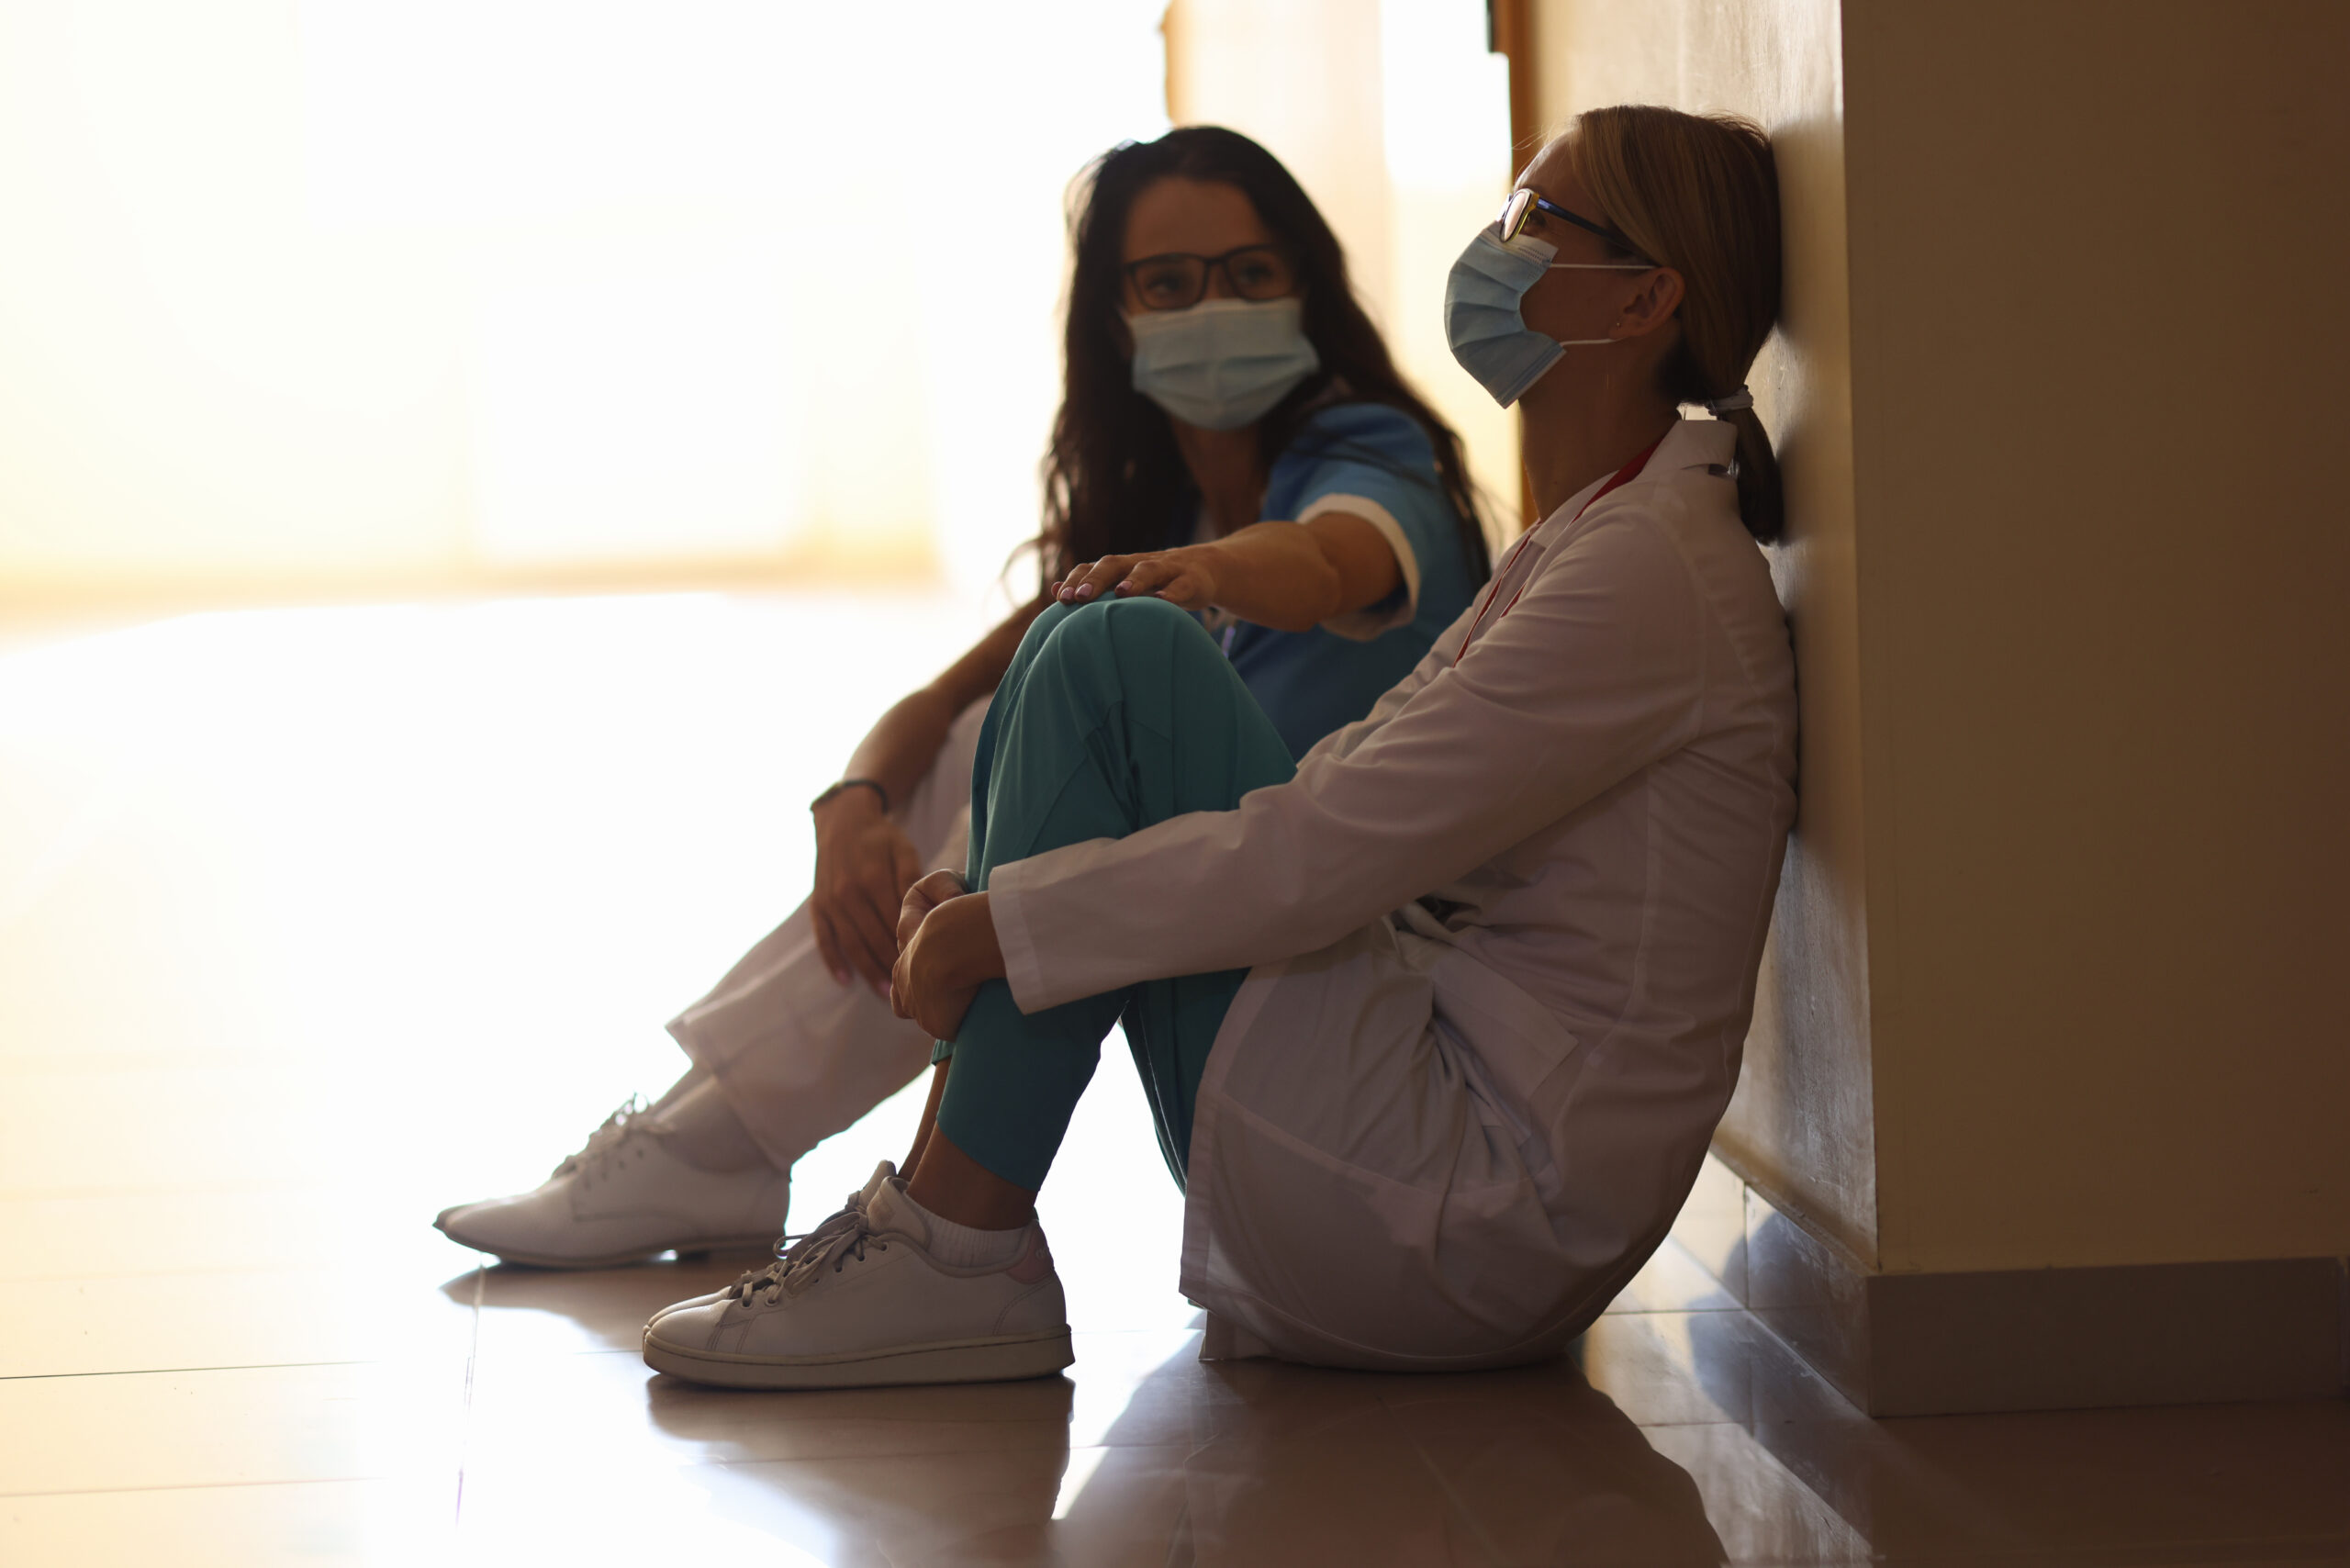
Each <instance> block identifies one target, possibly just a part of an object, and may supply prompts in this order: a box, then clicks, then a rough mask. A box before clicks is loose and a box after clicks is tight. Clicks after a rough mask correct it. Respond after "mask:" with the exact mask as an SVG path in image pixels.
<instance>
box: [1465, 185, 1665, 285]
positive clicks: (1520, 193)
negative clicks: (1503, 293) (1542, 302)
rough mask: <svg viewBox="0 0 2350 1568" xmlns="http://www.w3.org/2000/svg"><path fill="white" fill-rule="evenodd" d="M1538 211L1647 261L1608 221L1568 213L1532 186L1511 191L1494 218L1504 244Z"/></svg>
mask: <svg viewBox="0 0 2350 1568" xmlns="http://www.w3.org/2000/svg"><path fill="white" fill-rule="evenodd" d="M1537 212H1540V213H1544V214H1547V215H1548V216H1550V217H1551V218H1557V219H1558V220H1559V221H1560V222H1561V223H1572V224H1573V225H1574V226H1575V227H1576V228H1578V229H1581V230H1584V231H1585V232H1587V233H1592V234H1596V235H1598V236H1599V237H1600V238H1601V239H1603V240H1605V241H1607V242H1608V243H1609V244H1611V245H1613V246H1615V247H1616V248H1617V250H1620V251H1623V252H1628V254H1631V255H1634V256H1639V257H1640V259H1641V260H1642V261H1647V260H1648V258H1647V257H1646V256H1643V255H1641V254H1640V248H1639V246H1638V245H1635V244H1633V243H1632V242H1631V241H1629V240H1628V239H1626V238H1625V237H1624V236H1623V235H1622V234H1621V233H1619V232H1617V230H1613V229H1610V228H1608V227H1607V225H1606V224H1605V223H1597V222H1594V221H1593V220H1592V219H1590V218H1585V217H1583V215H1582V214H1581V213H1579V212H1569V211H1568V210H1567V209H1566V208H1565V207H1561V206H1560V205H1559V204H1558V203H1557V202H1555V201H1552V200H1551V199H1550V197H1549V196H1544V195H1542V194H1541V193H1540V192H1539V191H1537V190H1535V189H1534V188H1533V187H1532V186H1530V185H1520V186H1518V187H1517V189H1516V190H1514V191H1512V192H1510V193H1509V199H1508V200H1507V201H1505V202H1504V203H1502V212H1501V216H1500V217H1499V218H1495V219H1494V228H1495V229H1497V230H1500V231H1501V237H1502V243H1504V244H1507V243H1509V241H1512V240H1515V239H1516V238H1517V237H1518V235H1519V234H1521V233H1523V232H1524V231H1525V229H1526V224H1527V219H1528V218H1532V217H1533V216H1534V215H1535V214H1536V213H1537ZM1650 264H1651V266H1653V265H1654V264H1655V263H1650Z"/></svg>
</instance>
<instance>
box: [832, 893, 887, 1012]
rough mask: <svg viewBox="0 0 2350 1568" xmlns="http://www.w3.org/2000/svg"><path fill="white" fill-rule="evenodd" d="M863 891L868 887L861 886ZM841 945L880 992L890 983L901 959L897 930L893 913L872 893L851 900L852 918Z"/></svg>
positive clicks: (848, 922)
mask: <svg viewBox="0 0 2350 1568" xmlns="http://www.w3.org/2000/svg"><path fill="white" fill-rule="evenodd" d="M859 891H860V892H868V890H865V889H860V890H859ZM844 924H845V925H846V927H847V929H846V930H845V931H844V932H842V933H841V934H840V935H841V938H842V939H841V946H842V949H843V952H844V956H845V958H847V959H848V961H849V963H850V965H851V966H852V967H854V968H855V969H856V972H857V973H858V974H860V975H862V976H864V977H865V983H866V984H867V985H869V986H871V987H872V988H873V989H874V991H876V992H878V991H881V990H882V989H883V988H885V987H886V986H888V985H889V983H890V969H891V967H892V966H894V965H895V964H896V963H897V961H898V942H897V934H896V933H895V932H893V931H892V930H890V922H889V917H888V916H887V915H886V914H885V913H883V911H882V909H881V908H880V907H879V906H878V905H876V904H875V903H874V902H872V900H871V898H870V896H869V892H868V896H867V897H865V898H859V899H852V900H850V901H849V918H848V920H847V921H846V922H845V923H844Z"/></svg>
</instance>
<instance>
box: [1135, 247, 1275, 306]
mask: <svg viewBox="0 0 2350 1568" xmlns="http://www.w3.org/2000/svg"><path fill="white" fill-rule="evenodd" d="M1217 268H1221V269H1223V272H1224V281H1225V283H1226V284H1227V285H1229V286H1231V289H1232V292H1233V293H1235V294H1237V295H1238V296H1239V297H1241V298H1243V299H1281V298H1283V297H1287V296H1288V295H1290V294H1291V293H1292V292H1294V291H1295V289H1296V287H1297V273H1296V269H1294V268H1293V267H1292V266H1291V265H1290V263H1289V257H1288V256H1286V255H1284V254H1283V253H1282V252H1281V251H1280V250H1279V249H1278V248H1276V247H1274V246H1271V245H1243V246H1241V247H1240V248H1239V249H1238V250H1237V251H1226V252H1225V253H1224V254H1222V255H1221V256H1193V255H1187V254H1185V253H1184V252H1180V251H1169V252H1167V253H1166V254H1164V255H1158V256H1145V257H1144V258H1143V259H1142V260H1141V261H1138V262H1128V263H1126V265H1125V274H1126V282H1127V283H1129V284H1130V285H1132V286H1133V287H1134V291H1135V297H1136V299H1139V300H1140V301H1142V307H1143V308H1144V309H1146V310H1185V309H1189V308H1191V307H1192V306H1194V305H1197V304H1198V303H1199V302H1200V300H1201V298H1202V297H1203V296H1205V295H1206V293H1207V291H1208V274H1209V273H1210V272H1211V271H1212V270H1214V269H1217Z"/></svg>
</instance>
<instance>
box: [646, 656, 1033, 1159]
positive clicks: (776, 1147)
mask: <svg viewBox="0 0 2350 1568" xmlns="http://www.w3.org/2000/svg"><path fill="white" fill-rule="evenodd" d="M987 712H988V704H987V702H986V701H985V700H980V701H978V702H975V703H973V704H971V706H970V707H968V708H967V709H965V710H964V711H963V712H962V714H961V715H960V716H959V717H957V719H956V721H955V723H954V726H953V727H952V728H951V729H949V730H948V732H947V734H946V745H944V746H942V747H940V748H939V753H938V757H937V760H935V761H934V762H933V763H932V764H931V767H930V771H929V772H928V773H926V774H924V775H923V779H922V782H921V783H920V784H918V785H916V786H915V788H914V791H913V794H912V796H911V797H910V798H908V799H907V800H906V801H903V802H902V803H901V804H900V805H899V807H898V809H897V810H896V811H895V812H892V813H891V816H892V818H893V820H895V821H896V823H897V824H898V826H899V827H900V828H901V829H902V830H903V831H904V833H905V834H906V836H907V837H908V838H910V839H912V841H913V846H914V850H915V853H917V854H919V855H920V856H921V857H922V863H923V867H924V868H927V869H932V870H935V869H938V868H942V867H944V868H948V869H951V870H955V871H960V870H962V869H963V859H964V855H965V851H966V849H967V848H968V845H969V843H970V836H971V759H972V757H973V756H975V755H976V754H977V752H978V750H979V726H980V725H981V724H982V723H983V722H985V721H986V719H987ZM669 1033H670V1034H671V1035H672V1036H676V1038H677V1044H678V1045H680V1046H682V1047H685V1052H686V1055H687V1056H688V1057H690V1058H693V1063H694V1072H693V1074H692V1075H691V1076H693V1077H695V1078H699V1077H702V1076H703V1075H705V1074H707V1075H708V1076H710V1077H713V1078H715V1079H717V1080H718V1082H719V1086H720V1088H721V1090H722V1092H724V1093H725V1095H726V1101H727V1103H728V1105H729V1106H730V1107H731V1108H732V1109H733V1112H734V1114H735V1115H737V1116H739V1117H740V1118H742V1122H743V1126H744V1127H745V1128H747V1129H748V1130H749V1132H750V1134H751V1137H753V1138H755V1139H756V1140H757V1142H758V1145H759V1147H760V1148H762V1149H763V1150H765V1151H766V1153H767V1158H768V1159H772V1160H773V1161H775V1163H776V1165H777V1167H778V1169H781V1170H789V1169H790V1167H791V1165H792V1163H793V1162H794V1161H795V1160H797V1159H799V1158H800V1156H801V1155H803V1154H805V1153H807V1152H808V1151H809V1150H810V1149H811V1148H815V1147H816V1145H817V1144H819V1143H821V1142H822V1141H823V1140H824V1139H825V1138H828V1137H832V1136H833V1135H834V1133H836V1132H839V1131H840V1130H841V1129H842V1128H844V1127H845V1126H849V1124H851V1123H852V1122H855V1121H856V1119H857V1118H858V1117H860V1116H862V1115H864V1114H866V1113H867V1111H870V1110H872V1109H873V1107H874V1106H876V1105H878V1104H879V1103H881V1102H882V1101H884V1100H886V1099H888V1098H889V1097H890V1095H891V1094H894V1093H896V1092H898V1091H899V1090H900V1089H902V1088H904V1087H905V1086H906V1084H907V1083H908V1082H909V1081H911V1080H912V1078H913V1077H914V1075H915V1074H917V1073H919V1072H921V1071H922V1070H923V1069H924V1068H925V1067H928V1066H929V1065H930V1050H931V1038H930V1036H928V1035H927V1034H925V1033H923V1029H922V1026H921V1025H917V1024H914V1023H912V1022H911V1021H910V1020H907V1019H903V1018H900V1017H898V1016H897V1015H896V1014H893V1013H891V1012H890V1003H889V1002H887V1001H886V1000H885V999H883V998H881V997H878V996H876V995H875V994H874V993H873V991H872V989H871V988H870V987H868V986H867V984H866V983H865V981H864V980H863V979H862V978H859V979H856V980H852V981H850V983H849V984H847V985H842V984H841V983H840V982H839V981H837V980H834V979H833V977H832V975H831V974H830V973H829V972H828V971H827V970H826V969H825V968H824V960H823V957H822V954H821V953H819V952H818V951H817V948H816V930H815V923H814V921H813V919H812V918H811V916H810V914H809V912H808V906H807V904H805V903H802V904H801V905H800V907H799V908H798V909H796V910H793V911H792V912H791V916H790V918H789V919H788V920H786V921H785V922H784V923H783V924H781V925H778V926H777V927H776V928H775V929H774V930H773V931H770V932H769V933H767V935H766V936H765V937H764V938H762V939H761V941H760V942H759V944H758V946H755V947H753V948H752V949H751V950H750V951H749V952H748V953H745V954H744V956H743V958H742V959H741V961H740V962H738V963H736V964H735V966H734V967H733V969H729V970H727V971H726V978H725V979H723V980H720V981H719V982H718V984H717V985H716V986H714V987H712V988H711V992H710V994H709V995H707V996H705V997H703V998H702V999H701V1000H700V1001H699V1002H695V1003H694V1004H693V1005H692V1006H691V1007H688V1008H687V1009H686V1010H685V1011H684V1012H683V1013H680V1014H677V1017H675V1018H673V1019H671V1020H670V1021H669Z"/></svg>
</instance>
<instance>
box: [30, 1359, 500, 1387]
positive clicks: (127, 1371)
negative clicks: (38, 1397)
mask: <svg viewBox="0 0 2350 1568" xmlns="http://www.w3.org/2000/svg"><path fill="white" fill-rule="evenodd" d="M453 1359H454V1358H443V1357H433V1356H351V1357H343V1358H339V1359H335V1360H330V1361H231V1362H223V1363H220V1364H218V1365H204V1366H185V1367H106V1368H101V1369H98V1370H95V1371H91V1372H0V1383H59V1382H63V1381H65V1380H67V1379H71V1378H78V1377H186V1376H191V1375H193V1374H195V1373H197V1372H298V1371H300V1370H301V1369H302V1368H305V1367H406V1366H414V1365H416V1364H417V1363H418V1362H420V1361H436V1360H453Z"/></svg>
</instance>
